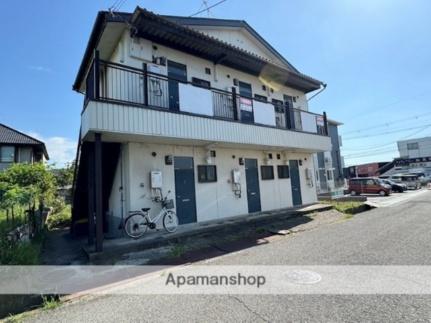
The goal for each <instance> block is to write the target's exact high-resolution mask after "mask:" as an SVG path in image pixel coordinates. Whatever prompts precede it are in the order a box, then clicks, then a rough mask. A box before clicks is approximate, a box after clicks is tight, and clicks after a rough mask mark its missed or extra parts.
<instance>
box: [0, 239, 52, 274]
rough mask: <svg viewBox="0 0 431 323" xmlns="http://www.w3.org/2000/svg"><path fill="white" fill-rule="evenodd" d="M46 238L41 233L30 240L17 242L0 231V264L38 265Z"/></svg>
mask: <svg viewBox="0 0 431 323" xmlns="http://www.w3.org/2000/svg"><path fill="white" fill-rule="evenodd" d="M44 239H45V234H44V233H40V234H38V236H37V237H35V238H34V239H33V240H31V241H29V242H16V241H9V240H8V239H7V237H6V235H5V234H4V233H3V234H2V233H0V265H22V266H24V265H38V264H39V263H40V254H41V251H42V245H43V240H44Z"/></svg>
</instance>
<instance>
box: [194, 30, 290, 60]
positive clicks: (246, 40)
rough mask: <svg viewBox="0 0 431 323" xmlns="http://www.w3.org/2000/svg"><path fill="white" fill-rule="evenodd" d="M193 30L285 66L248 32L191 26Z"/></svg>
mask: <svg viewBox="0 0 431 323" xmlns="http://www.w3.org/2000/svg"><path fill="white" fill-rule="evenodd" d="M189 27H190V28H192V29H195V30H197V31H200V32H203V33H205V34H207V35H209V36H212V37H215V38H217V39H220V40H222V41H224V42H226V43H229V44H231V45H233V46H236V47H239V48H242V49H243V50H245V51H247V52H251V53H253V54H256V55H258V56H261V57H264V58H266V59H267V60H270V61H272V62H273V63H275V64H278V65H284V63H283V62H282V61H280V60H279V59H278V58H276V57H275V56H274V55H273V54H272V53H271V52H270V51H269V50H268V49H267V48H265V46H264V45H263V44H261V43H260V42H259V41H258V40H257V39H255V38H254V37H253V36H252V35H251V34H250V33H249V32H248V31H246V30H245V29H242V28H237V27H236V28H235V27H211V26H195V25H192V26H189Z"/></svg>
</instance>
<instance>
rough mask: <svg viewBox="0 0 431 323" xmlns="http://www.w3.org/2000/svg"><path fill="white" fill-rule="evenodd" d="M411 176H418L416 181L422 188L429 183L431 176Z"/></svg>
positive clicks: (420, 174)
mask: <svg viewBox="0 0 431 323" xmlns="http://www.w3.org/2000/svg"><path fill="white" fill-rule="evenodd" d="M411 174H412V175H416V176H418V180H419V182H420V183H421V185H422V186H427V184H428V183H430V182H431V176H430V175H426V174H424V173H411Z"/></svg>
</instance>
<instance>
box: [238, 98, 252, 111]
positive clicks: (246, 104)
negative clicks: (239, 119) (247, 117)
mask: <svg viewBox="0 0 431 323" xmlns="http://www.w3.org/2000/svg"><path fill="white" fill-rule="evenodd" d="M239 108H240V109H241V110H242V111H248V112H252V111H253V103H252V100H251V99H247V98H242V97H241V98H239Z"/></svg>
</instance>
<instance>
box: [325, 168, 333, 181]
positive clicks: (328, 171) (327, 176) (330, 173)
mask: <svg viewBox="0 0 431 323" xmlns="http://www.w3.org/2000/svg"><path fill="white" fill-rule="evenodd" d="M326 178H327V179H328V181H332V180H333V176H332V170H327V171H326Z"/></svg>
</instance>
